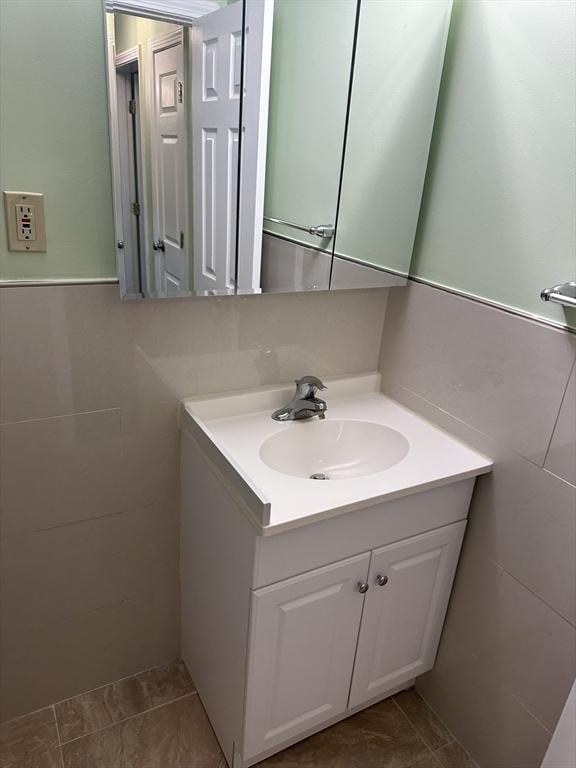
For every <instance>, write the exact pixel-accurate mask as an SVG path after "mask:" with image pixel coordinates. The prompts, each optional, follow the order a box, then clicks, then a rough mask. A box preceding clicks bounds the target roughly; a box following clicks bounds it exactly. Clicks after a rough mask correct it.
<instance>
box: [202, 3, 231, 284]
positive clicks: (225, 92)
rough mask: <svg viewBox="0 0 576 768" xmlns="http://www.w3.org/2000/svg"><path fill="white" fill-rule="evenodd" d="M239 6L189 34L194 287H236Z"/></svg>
mask: <svg viewBox="0 0 576 768" xmlns="http://www.w3.org/2000/svg"><path fill="white" fill-rule="evenodd" d="M241 72H242V3H239V2H237V3H232V5H229V6H226V7H224V8H221V9H220V10H218V11H213V12H212V13H209V14H207V15H206V16H205V17H202V18H200V19H198V25H197V26H196V25H195V27H194V29H193V30H192V146H193V151H192V163H193V169H194V173H193V195H194V201H193V229H194V236H193V240H194V289H195V291H196V293H202V292H205V293H212V292H214V293H216V292H225V291H228V290H230V289H233V288H234V287H235V284H236V220H237V203H238V137H239V123H240V86H241Z"/></svg>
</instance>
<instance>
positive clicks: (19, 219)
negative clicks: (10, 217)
mask: <svg viewBox="0 0 576 768" xmlns="http://www.w3.org/2000/svg"><path fill="white" fill-rule="evenodd" d="M35 211H36V206H35V205H17V206H16V230H17V231H16V233H17V235H18V240H36V213H35Z"/></svg>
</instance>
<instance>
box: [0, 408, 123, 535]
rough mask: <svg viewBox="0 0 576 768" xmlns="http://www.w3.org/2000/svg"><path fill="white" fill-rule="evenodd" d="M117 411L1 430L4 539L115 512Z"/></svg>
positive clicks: (117, 489)
mask: <svg viewBox="0 0 576 768" xmlns="http://www.w3.org/2000/svg"><path fill="white" fill-rule="evenodd" d="M120 430H121V418H120V411H119V410H110V411H98V412H96V413H85V414H80V415H77V416H65V417H57V418H51V419H41V420H37V421H22V422H15V423H12V424H4V425H2V426H0V502H1V507H2V518H1V520H2V533H3V535H4V536H7V535H12V534H18V533H23V532H29V531H37V530H42V529H44V528H50V527H52V526H55V525H65V524H66V523H71V522H75V521H78V520H84V519H88V518H90V517H97V516H100V515H106V514H112V513H114V512H118V511H120V510H121V509H123V507H122V503H121V498H120V489H121V488H122V477H121V473H120V467H121V438H120Z"/></svg>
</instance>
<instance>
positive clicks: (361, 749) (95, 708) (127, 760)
mask: <svg viewBox="0 0 576 768" xmlns="http://www.w3.org/2000/svg"><path fill="white" fill-rule="evenodd" d="M0 768H226V762H225V760H224V757H223V755H222V753H221V751H220V748H219V747H218V743H217V741H216V738H215V736H214V733H213V732H212V728H211V727H210V723H209V722H208V718H207V717H206V714H205V712H204V709H203V707H202V704H201V703H200V699H199V698H198V696H197V694H196V693H195V690H194V684H193V683H192V680H191V679H190V676H189V674H188V672H187V670H186V668H185V666H184V664H183V663H182V662H181V661H176V662H174V663H172V664H169V665H168V666H166V667H160V668H158V669H152V670H149V671H147V672H141V673H140V674H138V675H135V676H134V677H129V678H126V679H124V680H119V681H118V682H116V683H112V684H111V685H106V686H104V687H102V688H98V689H96V690H95V691H90V692H89V693H84V694H82V695H81V696H76V697H74V698H73V699H68V700H67V701H61V702H59V703H58V704H55V705H53V706H51V707H46V708H45V709H41V710H38V711H37V712H33V713H32V714H30V715H25V716H24V717H20V718H18V719H16V720H11V721H10V722H8V723H4V724H3V725H1V726H0ZM258 768H474V763H473V762H472V760H471V759H470V758H469V757H468V756H467V754H466V752H465V751H464V750H463V749H462V747H461V746H460V745H459V744H458V743H457V742H456V741H455V740H454V738H453V737H452V735H451V734H450V732H449V731H448V730H447V728H446V727H445V726H444V725H443V723H442V722H441V721H440V720H439V719H438V718H437V717H436V715H435V714H434V712H433V711H432V710H431V709H430V707H428V705H427V704H426V703H425V702H424V701H423V700H422V699H421V698H420V696H419V695H418V694H417V693H416V692H415V691H414V690H409V691H403V692H402V693H399V694H398V695H397V696H394V697H392V698H390V699H386V700H385V701H382V702H380V704H376V705H375V706H373V707H370V708H369V709H365V710H363V711H362V712H359V713H358V714H357V715H354V716H353V717H350V718H348V719H347V720H343V721H342V722H340V723H338V724H337V725H334V726H332V727H331V728H328V729H327V730H325V731H321V732H320V733H318V734H316V735H315V736H311V737H310V738H309V739H306V740H304V741H301V742H300V743H298V744H295V745H294V746H293V747H290V749H286V750H285V751H284V752H279V753H278V754H277V755H274V756H273V757H271V758H269V759H268V760H265V761H264V762H262V763H260V764H259V766H258Z"/></svg>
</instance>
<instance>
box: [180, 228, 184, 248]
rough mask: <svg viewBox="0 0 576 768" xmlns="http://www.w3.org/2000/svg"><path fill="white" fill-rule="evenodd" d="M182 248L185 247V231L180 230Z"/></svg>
mask: <svg viewBox="0 0 576 768" xmlns="http://www.w3.org/2000/svg"><path fill="white" fill-rule="evenodd" d="M180 248H184V232H180Z"/></svg>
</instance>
